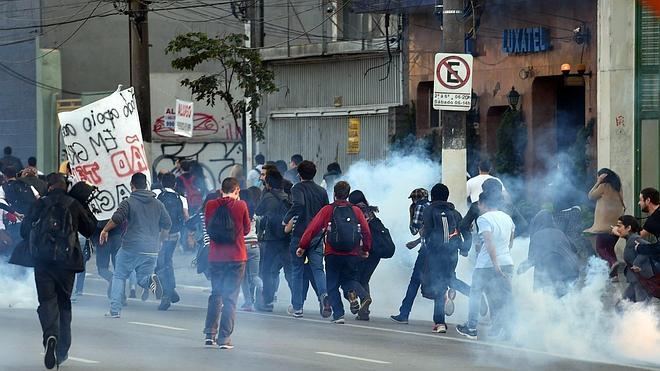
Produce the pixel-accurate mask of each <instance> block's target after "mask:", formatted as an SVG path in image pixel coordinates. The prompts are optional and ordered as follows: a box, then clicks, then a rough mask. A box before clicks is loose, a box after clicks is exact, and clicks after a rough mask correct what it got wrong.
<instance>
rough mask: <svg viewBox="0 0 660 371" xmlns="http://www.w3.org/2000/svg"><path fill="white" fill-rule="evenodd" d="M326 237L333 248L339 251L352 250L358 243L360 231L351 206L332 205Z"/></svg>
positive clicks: (360, 235)
mask: <svg viewBox="0 0 660 371" xmlns="http://www.w3.org/2000/svg"><path fill="white" fill-rule="evenodd" d="M327 239H328V240H327V241H328V243H330V246H332V248H333V249H335V250H336V251H341V252H350V251H353V249H354V248H355V247H357V246H358V245H359V244H360V241H361V239H362V233H360V223H359V222H358V219H357V217H356V216H355V212H354V211H353V206H351V205H346V206H334V208H333V209H332V220H331V222H330V226H329V227H328V231H327Z"/></svg>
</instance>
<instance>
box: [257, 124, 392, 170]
mask: <svg viewBox="0 0 660 371" xmlns="http://www.w3.org/2000/svg"><path fill="white" fill-rule="evenodd" d="M358 117H359V118H360V120H361V125H360V130H361V135H360V153H359V154H357V155H348V154H346V147H347V144H348V119H349V118H348V117H300V118H287V119H271V120H270V121H269V122H268V125H267V128H266V143H265V144H266V151H265V152H266V153H267V157H268V159H269V160H279V159H282V160H285V161H287V162H288V160H289V158H291V155H293V154H296V153H301V154H302V155H303V156H304V157H305V159H307V160H311V161H313V162H314V163H316V165H317V168H318V174H317V177H316V178H317V180H320V179H321V178H322V176H323V173H325V168H326V166H327V165H328V164H330V163H332V162H335V161H336V162H338V163H339V164H340V165H341V167H342V170H346V169H348V167H349V166H350V165H351V164H353V163H355V162H357V161H359V160H376V159H382V158H384V157H385V154H386V152H387V143H388V139H387V120H388V115H386V114H383V115H366V116H358Z"/></svg>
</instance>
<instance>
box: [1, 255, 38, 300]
mask: <svg viewBox="0 0 660 371" xmlns="http://www.w3.org/2000/svg"><path fill="white" fill-rule="evenodd" d="M36 307H37V289H36V287H35V284H34V271H33V270H32V269H29V270H28V271H27V272H26V271H25V270H24V269H23V268H22V267H20V268H19V267H16V266H13V265H9V264H7V263H5V262H0V308H36Z"/></svg>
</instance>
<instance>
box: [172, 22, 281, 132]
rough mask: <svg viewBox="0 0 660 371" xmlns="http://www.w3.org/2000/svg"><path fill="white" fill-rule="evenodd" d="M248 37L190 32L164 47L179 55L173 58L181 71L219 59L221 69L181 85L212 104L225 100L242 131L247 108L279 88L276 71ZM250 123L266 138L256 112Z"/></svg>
mask: <svg viewBox="0 0 660 371" xmlns="http://www.w3.org/2000/svg"><path fill="white" fill-rule="evenodd" d="M246 39H247V37H246V36H245V35H241V34H230V35H227V36H224V37H214V38H210V37H208V35H206V34H205V33H202V32H190V33H187V34H183V35H178V36H176V37H175V38H174V39H173V40H172V41H170V42H169V44H168V45H167V48H166V49H165V53H166V54H179V55H180V56H179V57H177V58H175V59H174V60H172V67H173V68H175V69H177V70H180V71H194V70H195V68H197V67H198V66H200V65H201V64H204V63H207V62H217V63H219V65H220V66H221V69H220V71H218V72H217V73H212V74H204V75H202V76H201V77H199V78H197V79H194V80H190V79H184V80H183V81H181V85H182V86H185V87H188V88H190V90H191V91H192V94H193V96H194V97H195V99H196V100H200V101H205V102H206V103H207V104H208V105H210V106H214V105H215V104H216V99H220V100H221V101H222V102H224V103H225V104H226V105H227V107H228V108H229V111H230V112H231V115H232V117H233V119H234V125H235V126H236V128H237V129H238V130H237V131H238V132H239V133H242V126H241V125H240V124H239V122H240V120H241V118H242V117H243V115H245V112H254V111H255V110H256V109H257V108H258V107H259V105H260V104H261V101H262V97H263V95H265V94H270V93H273V92H276V91H277V90H278V89H277V87H276V86H275V83H274V79H275V76H274V74H273V71H271V70H269V69H267V68H266V66H265V65H264V63H263V61H262V60H261V56H260V55H259V51H258V50H255V49H250V48H247V47H245V46H244V44H245V40H246ZM237 92H240V93H237ZM236 94H242V96H236ZM246 98H247V103H246ZM248 124H249V125H250V127H251V128H252V132H253V133H254V135H255V137H256V138H257V140H263V139H264V127H265V123H261V122H258V121H257V120H256V118H255V117H254V115H253V116H252V118H251V120H250V122H249V123H248ZM242 135H243V134H242Z"/></svg>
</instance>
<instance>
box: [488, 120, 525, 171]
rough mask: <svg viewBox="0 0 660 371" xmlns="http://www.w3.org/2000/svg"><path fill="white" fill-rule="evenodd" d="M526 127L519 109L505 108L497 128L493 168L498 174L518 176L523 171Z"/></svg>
mask: <svg viewBox="0 0 660 371" xmlns="http://www.w3.org/2000/svg"><path fill="white" fill-rule="evenodd" d="M526 147H527V127H526V125H525V123H524V122H523V121H522V116H521V113H520V111H514V110H511V109H509V110H507V111H506V112H504V115H502V122H501V123H500V127H499V129H498V130H497V154H496V156H495V169H496V170H497V173H498V174H501V175H508V176H514V177H515V176H519V175H521V174H522V173H523V171H524V166H525V148H526Z"/></svg>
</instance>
